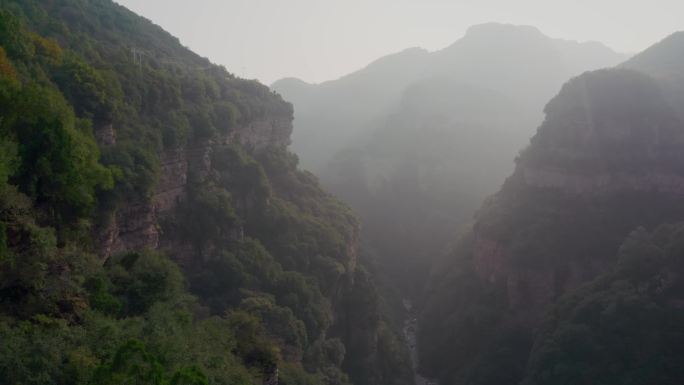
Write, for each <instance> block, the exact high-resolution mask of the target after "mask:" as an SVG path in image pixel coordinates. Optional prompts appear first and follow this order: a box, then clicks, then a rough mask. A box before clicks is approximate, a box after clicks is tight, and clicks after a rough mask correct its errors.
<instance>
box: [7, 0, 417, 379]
mask: <svg viewBox="0 0 684 385" xmlns="http://www.w3.org/2000/svg"><path fill="white" fill-rule="evenodd" d="M0 83H1V87H0V149H2V151H0V282H2V283H0V303H1V304H2V306H1V307H0V309H1V310H0V340H2V341H4V342H5V343H3V344H2V346H0V378H2V382H3V383H17V384H18V383H21V384H66V383H69V384H93V383H97V384H121V383H149V384H168V383H171V384H181V383H182V384H227V383H230V384H262V383H264V384H277V383H280V384H349V383H351V382H352V381H353V382H354V383H356V384H364V383H369V384H370V383H379V382H382V383H396V384H407V383H409V382H408V381H410V377H411V372H410V369H409V366H408V365H406V363H405V362H406V361H405V360H406V359H407V354H406V352H405V350H404V349H403V348H402V347H401V346H402V345H401V344H400V343H399V337H398V336H397V334H396V332H395V329H394V328H393V326H392V324H390V323H389V322H387V321H386V320H385V319H384V317H383V313H382V311H381V309H380V306H381V304H380V299H379V298H378V296H377V293H376V288H375V286H374V283H373V278H372V277H371V276H370V275H369V274H368V273H367V272H366V270H365V268H364V267H363V266H362V264H361V263H360V262H359V261H358V260H357V254H358V247H359V245H358V231H359V225H358V221H357V219H356V217H355V215H354V214H353V213H352V212H351V210H350V209H348V208H347V207H346V206H345V205H343V204H342V203H340V202H339V201H338V200H336V199H335V198H333V197H332V196H331V195H330V194H328V193H326V192H325V191H324V190H323V189H322V188H321V187H320V186H319V184H318V182H317V180H316V178H315V177H314V176H313V175H311V174H310V173H307V172H304V171H301V170H300V169H298V167H297V164H298V161H297V157H296V156H295V155H293V154H292V153H290V152H289V151H288V150H287V146H288V144H289V143H290V134H291V132H292V119H293V116H292V113H293V110H292V106H291V105H290V104H289V103H287V102H285V101H283V99H282V98H281V97H280V96H278V95H275V94H274V93H272V92H271V91H270V90H269V89H268V88H267V87H265V86H263V85H261V84H258V83H256V82H254V81H247V80H243V79H239V78H236V77H235V76H233V75H232V74H230V73H229V72H227V70H226V69H224V68H222V67H219V66H216V65H213V64H212V63H210V62H209V61H208V60H207V59H204V58H201V57H199V56H197V55H195V54H194V53H192V52H191V51H189V50H188V49H186V48H184V47H183V46H182V45H181V44H180V43H179V42H178V40H177V39H176V38H174V37H172V36H171V35H169V34H168V33H166V32H165V31H163V30H162V29H161V28H159V27H157V26H155V25H153V24H152V23H151V22H149V21H148V20H145V19H143V18H141V17H139V16H137V15H135V14H133V13H132V12H130V11H128V10H127V9H125V8H123V7H121V6H118V5H116V4H114V3H112V2H110V1H108V0H97V1H79V0H65V1H59V2H53V1H41V0H35V1H34V0H31V1H2V2H0ZM402 368H403V369H402Z"/></svg>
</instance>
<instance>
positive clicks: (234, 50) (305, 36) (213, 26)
mask: <svg viewBox="0 0 684 385" xmlns="http://www.w3.org/2000/svg"><path fill="white" fill-rule="evenodd" d="M117 2H119V3H120V4H122V5H125V6H127V7H128V8H130V9H131V10H133V11H135V12H137V13H139V14H141V15H143V16H145V17H147V18H148V19H151V20H152V21H154V22H155V23H156V24H159V25H160V26H162V27H163V28H165V29H166V30H168V31H169V32H171V33H172V34H174V35H176V36H178V37H179V38H180V40H181V42H182V43H183V44H184V45H186V46H188V47H190V48H191V49H193V50H194V51H196V52H197V53H199V54H201V55H203V56H206V57H208V58H209V59H211V60H212V61H214V62H216V63H219V64H223V65H225V66H226V67H227V68H228V70H230V71H231V72H233V73H235V74H237V75H239V76H241V77H245V78H256V79H259V80H261V81H262V82H264V83H266V84H268V83H271V82H273V81H274V80H277V79H279V78H282V77H289V76H294V77H299V78H301V79H304V80H306V81H310V82H320V81H324V80H329V79H335V78H338V77H340V76H342V75H344V74H347V73H349V72H351V71H354V70H356V69H359V68H361V67H363V66H365V65H366V64H368V63H369V62H370V61H372V60H375V59H377V58H378V57H380V56H382V55H385V54H388V53H392V52H396V51H400V50H402V49H404V48H408V47H414V46H420V47H424V48H427V49H429V50H436V49H439V48H443V47H445V46H447V45H449V44H450V43H452V42H454V41H455V40H457V39H458V38H460V37H461V36H463V34H464V32H465V30H466V29H467V28H468V27H469V26H470V25H473V24H479V23H484V22H490V21H496V22H505V23H513V24H526V25H533V26H536V27H537V28H539V29H540V30H541V31H542V32H544V33H545V34H547V35H549V36H552V37H559V38H565V39H571V40H579V41H586V40H596V41H600V42H603V43H605V44H606V45H608V46H610V47H612V48H613V49H615V50H618V51H622V52H638V51H640V50H642V49H644V48H646V47H648V46H649V45H651V44H652V43H654V42H656V41H658V40H660V39H662V38H663V37H665V36H667V35H669V34H670V33H672V32H674V31H677V30H684V17H683V15H684V0H563V1H559V0H117Z"/></svg>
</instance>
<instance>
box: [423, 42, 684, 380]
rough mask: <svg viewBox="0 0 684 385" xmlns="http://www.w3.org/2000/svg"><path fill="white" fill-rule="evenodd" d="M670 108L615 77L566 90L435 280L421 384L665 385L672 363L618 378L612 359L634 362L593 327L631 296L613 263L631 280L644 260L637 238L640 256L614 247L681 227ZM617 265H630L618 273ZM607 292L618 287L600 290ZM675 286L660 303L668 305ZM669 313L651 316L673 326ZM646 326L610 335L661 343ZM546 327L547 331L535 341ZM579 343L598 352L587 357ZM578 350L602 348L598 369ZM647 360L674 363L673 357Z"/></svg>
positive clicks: (678, 128) (628, 75)
mask: <svg viewBox="0 0 684 385" xmlns="http://www.w3.org/2000/svg"><path fill="white" fill-rule="evenodd" d="M646 52H648V51H646ZM637 57H638V56H637ZM622 67H625V66H622ZM672 95H673V94H672V93H671V92H670V91H669V90H667V89H664V88H663V87H661V84H660V83H659V81H658V80H657V79H656V78H654V77H651V76H649V75H647V74H644V73H640V72H637V71H635V70H628V69H625V68H617V69H608V70H599V71H595V72H588V73H585V74H583V75H581V76H579V77H576V78H574V79H572V80H570V81H569V82H568V83H566V84H565V85H564V86H563V88H562V89H561V91H560V93H559V94H558V95H557V96H556V97H554V98H553V99H552V100H551V101H550V102H549V103H548V104H547V106H546V108H545V114H546V118H545V120H544V122H543V123H542V124H541V126H540V127H539V129H538V130H537V133H536V135H535V136H534V137H533V138H532V140H531V141H530V144H529V146H528V147H527V148H526V149H525V150H524V151H522V152H521V154H520V156H519V157H518V158H517V161H516V169H515V171H514V172H513V174H512V175H511V176H510V177H509V178H508V179H507V180H506V182H505V183H504V185H503V186H502V188H501V189H500V191H499V192H498V193H497V194H496V195H494V196H493V197H491V198H490V199H488V201H487V202H486V203H485V204H484V205H483V207H482V208H481V209H480V210H479V211H478V213H477V215H476V217H475V223H474V225H473V227H472V230H471V231H469V232H468V234H466V235H465V236H464V237H463V238H462V239H461V240H460V241H459V243H458V245H457V246H456V247H455V249H454V251H453V252H452V253H451V255H450V257H449V258H448V259H447V260H445V261H444V264H443V265H442V266H439V267H438V268H435V270H434V275H433V276H432V277H431V278H432V279H431V281H432V282H433V284H432V285H431V287H430V288H429V290H428V292H427V293H426V298H427V305H426V307H425V308H424V312H423V317H422V322H421V327H420V329H419V330H420V331H421V332H420V337H421V344H420V349H421V359H422V361H421V362H422V363H423V369H424V370H425V371H426V372H428V373H430V374H431V375H433V376H435V377H439V378H440V379H441V383H443V384H465V383H467V384H500V383H518V382H519V381H522V380H524V382H523V383H525V384H551V383H566V382H572V383H587V384H588V383H596V381H603V383H610V384H613V383H616V384H617V383H630V382H633V383H654V382H658V383H673V382H671V381H672V379H674V378H676V377H677V373H678V372H677V369H676V367H677V365H678V364H673V365H674V366H668V365H670V364H668V365H665V366H659V369H658V370H657V371H656V370H651V371H648V369H646V368H644V371H640V372H638V373H637V372H625V371H621V370H620V369H618V366H617V365H623V366H622V368H626V367H632V365H638V363H642V362H643V361H641V359H642V358H639V357H637V356H638V355H637V356H630V357H627V356H624V357H622V356H621V357H619V358H618V357H615V356H611V355H610V354H620V353H618V352H619V351H620V352H624V353H627V352H634V349H631V350H630V349H628V350H627V351H623V350H622V347H621V346H623V345H621V344H623V343H627V342H624V340H611V339H610V338H611V337H610V334H606V333H612V332H608V329H610V328H611V326H610V325H608V326H606V324H604V323H602V322H603V320H602V321H600V322H599V321H597V319H596V318H595V317H597V313H596V311H598V310H597V309H599V308H601V307H603V309H607V306H612V305H609V303H611V301H623V300H624V301H629V300H628V299H627V297H624V296H629V295H630V294H628V293H630V290H632V289H630V287H634V286H630V285H633V284H634V283H633V282H632V283H630V282H626V283H624V285H623V282H622V281H621V278H619V277H620V276H621V274H623V271H622V270H621V269H622V263H629V264H631V265H630V266H632V267H630V269H634V266H635V265H634V264H636V263H641V262H636V261H643V260H642V259H641V258H648V255H639V254H640V253H641V250H643V249H639V247H641V248H648V247H649V246H648V244H649V243H648V242H651V241H649V240H648V239H646V238H644V239H645V240H644V242H645V244H644V245H643V246H635V247H636V249H634V248H632V249H631V250H629V251H628V250H627V246H625V247H623V248H622V249H621V248H620V245H621V244H622V243H623V240H624V239H625V237H627V236H628V235H629V234H630V232H632V231H633V230H635V229H637V228H639V227H642V228H643V229H645V230H640V231H641V233H640V234H643V233H644V232H649V231H653V230H654V229H656V228H657V227H658V226H659V225H661V224H663V223H675V222H679V221H681V220H682V219H684V206H683V205H682V199H681V198H682V193H684V190H683V189H682V186H684V185H683V184H682V182H683V181H684V179H682V176H684V162H683V161H684V158H683V157H682V156H681V154H682V151H683V150H684V125H683V124H682V120H681V119H680V117H679V115H678V113H677V111H676V109H674V108H673V104H672V103H673V99H672ZM663 231H665V232H667V231H670V230H663ZM658 234H660V233H658ZM660 241H661V240H660V239H659V240H657V241H656V240H654V241H653V242H660ZM662 241H663V242H665V243H667V242H674V241H672V240H665V239H662ZM627 242H628V243H630V242H632V241H630V240H628V241H627ZM632 245H633V242H632V243H630V246H629V247H632ZM630 253H631V254H630ZM625 254H629V255H633V257H629V256H625ZM625 258H627V259H630V261H629V262H621V261H622V260H624V259H625ZM653 268H654V269H655V270H658V267H656V266H653ZM655 270H650V269H649V270H648V271H646V270H644V272H643V273H644V277H643V279H645V280H648V279H650V278H648V277H650V276H649V274H651V272H653V274H654V275H657V274H663V272H662V271H660V270H658V271H659V272H658V273H656V272H655ZM597 277H599V278H598V280H597V281H595V282H594V283H592V284H591V285H590V286H585V287H584V288H581V289H578V288H580V287H582V285H583V284H585V283H587V282H590V281H592V280H593V279H596V278H597ZM639 279H641V278H639ZM611 280H615V281H619V282H615V284H614V285H613V286H610V284H609V283H608V282H610V281H611ZM674 282H676V278H673V285H674V286H672V290H673V291H672V292H669V293H668V294H667V295H668V296H670V295H671V296H673V298H676V297H677V296H678V295H679V294H677V290H676V289H675V288H676V287H677V286H676V283H674ZM607 285H608V286H607ZM620 285H623V286H620ZM609 286H610V289H609V288H608V287H609ZM668 287H669V286H668ZM623 289H624V290H623ZM620 290H622V291H620ZM645 295H646V296H647V295H648V294H645ZM610 296H616V297H610ZM653 298H654V300H655V297H653ZM634 299H635V298H634ZM644 300H645V301H648V299H647V298H644ZM559 301H560V304H559V305H558V306H555V304H556V303H558V302H559ZM635 301H640V300H637V299H635ZM665 302H667V300H665ZM612 303H615V302H612ZM634 304H635V306H636V307H637V308H638V307H639V306H642V305H640V304H638V303H637V302H635V303H634ZM671 304H672V303H671ZM671 304H670V305H666V304H663V306H664V308H663V311H664V312H670V311H672V313H668V314H672V315H673V316H674V315H675V314H677V310H676V309H672V308H668V306H673V305H671ZM573 306H574V308H573ZM615 306H620V305H615ZM644 306H645V305H644ZM588 307H591V308H592V309H593V310H589V308H588ZM635 309H636V308H635ZM584 311H586V313H582V312H584ZM608 311H609V310H606V312H608ZM620 311H622V310H620ZM625 311H629V310H627V309H625ZM606 316H607V313H606ZM592 317H593V318H592ZM653 317H654V318H651V319H649V321H646V319H644V320H643V321H642V320H638V319H632V320H633V322H632V323H629V324H623V325H622V326H621V327H623V329H621V331H620V333H623V334H622V335H625V334H624V333H628V334H630V333H631V334H630V335H633V336H635V338H640V337H637V336H640V335H641V334H640V333H641V331H642V330H644V329H648V330H659V329H660V328H661V327H662V328H663V329H662V332H663V333H664V334H665V333H671V332H673V331H672V330H671V329H666V328H667V327H669V326H667V325H669V321H666V318H665V317H661V316H660V315H657V314H654V315H653ZM628 318H629V317H628ZM544 319H548V321H547V322H546V325H547V326H545V329H546V331H545V332H543V333H541V334H540V333H536V329H537V328H538V327H539V326H540V325H541V324H542V320H544ZM605 322H611V321H609V320H607V319H606V320H605ZM645 322H653V323H649V324H646V323H645ZM600 327H604V329H599V328H600ZM605 327H607V329H605ZM616 327H618V326H617V325H616ZM437 330H439V332H438V333H436V332H435V331H437ZM568 333H570V334H568ZM572 333H578V334H572ZM592 333H594V334H592ZM590 335H591V336H592V337H589V336H590ZM445 336H446V337H445ZM613 336H614V335H613ZM587 338H592V339H594V341H595V342H596V345H594V346H589V345H587V344H585V343H586V342H587V341H588V339H587ZM663 338H667V337H663ZM618 341H623V342H618ZM629 343H632V342H629ZM635 343H636V342H635ZM583 344H584V345H583ZM599 346H600V347H599ZM574 349H579V350H574ZM582 349H606V351H602V352H601V353H600V355H601V356H602V357H605V359H603V360H599V359H589V358H588V356H586V357H585V358H581V359H580V358H579V357H580V356H581V355H582V353H578V352H580V351H584V352H587V353H588V354H589V350H582ZM654 349H655V348H654ZM593 351H594V352H597V351H598V350H593ZM609 352H610V353H609ZM652 352H657V354H662V355H663V356H667V357H668V358H667V359H672V360H676V359H677V357H679V356H680V355H679V352H678V350H674V351H666V350H660V349H655V350H653V351H652ZM577 354H579V355H577ZM629 354H631V353H629ZM606 355H608V356H606ZM652 357H653V358H654V359H659V358H658V357H659V356H652ZM668 362H669V363H672V362H673V361H668ZM680 364H681V363H680ZM625 365H626V366H625ZM648 365H650V363H649V364H648ZM655 365H657V364H655ZM494 367H496V368H497V369H496V370H492V368H494ZM554 368H555V369H554ZM651 368H652V367H651ZM656 372H657V373H656ZM618 373H620V374H618ZM599 379H603V380H599ZM618 379H621V380H618ZM661 379H662V380H663V381H660V380H661ZM634 381H636V382H634Z"/></svg>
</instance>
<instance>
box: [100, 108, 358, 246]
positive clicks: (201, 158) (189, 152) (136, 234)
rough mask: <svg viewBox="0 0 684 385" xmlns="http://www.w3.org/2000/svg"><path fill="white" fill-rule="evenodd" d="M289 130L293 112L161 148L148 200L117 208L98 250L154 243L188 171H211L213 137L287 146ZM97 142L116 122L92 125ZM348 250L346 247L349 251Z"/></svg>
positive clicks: (200, 175)
mask: <svg viewBox="0 0 684 385" xmlns="http://www.w3.org/2000/svg"><path fill="white" fill-rule="evenodd" d="M291 133H292V115H291V114H290V115H283V116H271V117H264V118H259V119H256V120H254V121H253V122H250V123H247V124H243V125H240V126H238V127H236V128H235V129H234V130H233V131H232V132H231V133H230V134H229V135H227V136H225V137H222V138H218V139H217V140H215V141H207V142H204V143H201V144H195V145H189V146H187V147H185V148H180V149H172V150H166V151H164V152H162V153H161V154H160V155H159V163H160V175H159V181H158V182H157V185H156V187H155V192H154V194H153V195H152V197H151V198H150V199H149V201H147V202H131V203H130V204H127V205H125V206H124V207H121V208H120V209H118V210H117V212H116V214H115V215H114V216H113V218H112V219H111V221H110V223H109V225H108V226H106V228H105V229H104V230H103V231H102V232H101V234H100V235H99V238H100V242H99V244H100V255H101V257H103V258H107V257H109V256H110V255H112V254H115V253H118V252H122V251H126V250H137V249H145V248H147V249H156V248H158V247H159V244H160V237H161V236H162V234H160V231H159V216H160V215H162V214H164V213H166V212H170V211H172V210H173V209H175V208H176V207H177V205H178V203H179V202H180V201H182V199H183V198H184V197H185V194H186V192H187V184H188V177H189V175H192V176H193V178H195V180H197V181H202V180H204V179H205V178H206V177H207V176H208V175H209V173H210V171H211V151H212V148H213V146H214V145H216V144H217V143H223V144H229V143H233V142H234V141H239V143H241V144H242V145H243V146H245V148H247V149H250V150H251V151H254V152H258V151H261V150H263V149H265V148H268V147H287V146H288V145H289V144H290V134H291ZM96 137H97V139H98V143H99V145H100V146H106V145H113V144H115V143H116V131H115V128H114V127H113V126H112V125H111V124H109V125H105V126H103V127H102V128H100V129H98V130H97V131H96ZM351 251H352V250H350V252H351Z"/></svg>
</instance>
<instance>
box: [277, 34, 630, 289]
mask: <svg viewBox="0 0 684 385" xmlns="http://www.w3.org/2000/svg"><path fill="white" fill-rule="evenodd" d="M622 58H623V56H622V55H619V54H616V53H614V52H613V51H611V50H609V49H608V48H606V47H604V46H602V45H600V44H598V43H582V44H580V43H576V42H569V41H564V40H558V39H551V38H549V37H547V36H545V35H543V34H542V33H541V32H539V31H538V30H537V29H535V28H532V27H524V26H513V25H502V24H484V25H478V26H474V27H471V28H470V29H469V30H468V32H467V33H466V35H465V36H464V37H463V38H462V39H460V40H458V41H457V42H455V43H454V44H452V45H450V46H449V47H446V48H444V49H443V50H440V51H437V52H433V53H428V52H426V51H423V50H418V49H411V50H407V51H404V52H401V53H398V54H396V55H392V56H388V57H386V58H383V59H380V60H378V61H376V62H374V63H372V64H371V65H369V66H368V67H367V68H365V69H363V70H360V71H358V72H356V73H353V74H351V75H348V76H346V77H343V78H341V79H339V80H336V81H331V82H326V83H323V84H320V85H310V84H305V83H303V82H301V81H295V80H292V79H289V80H283V81H281V82H277V83H276V84H274V85H273V88H274V89H275V90H276V91H278V92H280V93H281V94H282V95H284V96H285V97H286V98H288V100H291V101H292V102H293V103H294V106H295V115H296V119H295V130H294V135H293V137H294V143H293V148H294V149H295V150H296V151H298V154H299V155H300V156H301V159H302V161H303V164H304V166H305V167H309V166H310V167H312V170H314V171H315V172H316V174H317V175H319V177H320V179H321V182H322V183H323V185H324V186H326V187H327V188H329V189H330V191H331V192H333V193H334V194H335V195H336V196H338V197H340V198H341V199H342V200H344V201H345V202H348V203H349V204H350V205H351V206H352V207H353V208H354V209H355V210H356V211H357V212H358V213H359V215H360V218H361V220H362V222H363V224H364V226H363V229H364V231H363V232H362V239H363V240H364V244H365V245H366V247H364V250H368V251H370V253H369V254H371V255H370V256H369V257H368V258H367V259H374V260H376V261H377V264H378V266H379V267H378V270H380V271H382V273H383V274H386V275H387V278H388V280H389V281H390V282H391V284H392V285H398V286H399V287H398V288H399V289H400V292H401V293H402V295H404V296H413V295H415V294H416V293H417V292H420V291H421V290H422V287H423V285H424V283H425V279H426V277H427V274H428V272H429V269H430V266H431V265H432V264H433V263H434V261H435V260H436V259H437V258H438V257H439V256H441V255H443V254H444V252H445V250H447V249H448V247H449V246H450V245H451V243H452V242H451V240H452V239H453V234H455V233H456V232H457V231H459V228H460V227H461V226H463V225H464V224H466V223H468V222H469V221H470V218H472V215H473V213H474V212H475V210H476V209H477V207H478V206H479V205H480V204H481V202H482V200H483V199H484V198H485V197H486V196H488V195H490V194H492V193H493V192H495V191H496V190H497V189H498V188H499V187H500V184H501V182H502V181H503V180H504V179H505V177H506V176H507V175H508V174H510V172H511V170H512V166H511V162H510V160H511V159H513V158H515V156H516V155H517V153H518V151H519V149H520V148H522V147H523V146H524V145H525V143H526V142H527V140H528V139H529V137H530V136H531V135H532V133H533V131H532V129H531V128H532V127H535V126H536V125H537V124H538V122H539V120H540V117H539V112H540V111H541V110H542V106H543V103H544V102H545V101H546V100H548V98H550V97H551V96H552V95H553V93H555V92H556V91H557V89H558V88H559V87H560V85H561V84H562V83H563V82H564V81H566V80H567V79H568V78H569V77H570V76H571V75H575V74H580V73H581V72H583V71H585V70H587V69H592V68H597V67H601V66H607V65H613V64H616V63H617V62H618V61H619V60H621V59H622ZM331 101H332V102H331ZM298 135H301V136H298ZM316 138H318V139H316ZM319 139H320V140H319ZM314 158H316V159H318V160H316V161H313V162H314V163H316V162H317V163H316V165H315V166H314V165H313V163H311V162H309V160H312V159H314Z"/></svg>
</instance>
